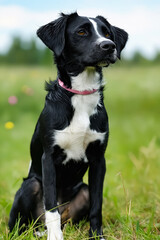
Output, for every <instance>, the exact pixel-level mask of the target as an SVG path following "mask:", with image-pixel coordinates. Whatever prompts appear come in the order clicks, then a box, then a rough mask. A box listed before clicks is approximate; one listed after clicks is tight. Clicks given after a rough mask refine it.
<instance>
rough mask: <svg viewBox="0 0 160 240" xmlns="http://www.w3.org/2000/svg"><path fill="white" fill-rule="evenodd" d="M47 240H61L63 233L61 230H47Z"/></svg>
mask: <svg viewBox="0 0 160 240" xmlns="http://www.w3.org/2000/svg"><path fill="white" fill-rule="evenodd" d="M47 240H63V233H62V231H61V229H59V230H58V231H57V230H49V231H48V235H47Z"/></svg>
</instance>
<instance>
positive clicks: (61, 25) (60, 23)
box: [37, 14, 68, 56]
mask: <svg viewBox="0 0 160 240" xmlns="http://www.w3.org/2000/svg"><path fill="white" fill-rule="evenodd" d="M67 19H68V15H65V14H61V17H60V18H58V19H56V20H55V21H53V22H50V23H48V24H46V25H44V26H42V27H40V28H39V29H38V31H37V35H38V37H39V38H40V39H41V40H42V42H43V43H44V44H45V45H46V46H47V47H48V48H50V49H51V50H52V51H53V52H54V53H55V54H56V56H60V55H61V53H62V51H63V48H64V45H65V29H66V24H67Z"/></svg>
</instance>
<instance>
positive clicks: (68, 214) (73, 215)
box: [59, 184, 89, 225]
mask: <svg viewBox="0 0 160 240" xmlns="http://www.w3.org/2000/svg"><path fill="white" fill-rule="evenodd" d="M59 211H60V213H61V223H62V225H64V224H65V223H66V221H67V220H68V219H72V221H73V222H74V223H76V222H79V221H80V220H82V219H83V218H86V217H88V213H89V189H88V185H87V184H83V185H82V186H81V187H80V189H79V191H78V193H77V194H76V196H75V197H74V198H73V199H72V200H71V201H70V203H68V204H67V205H66V206H65V205H64V207H63V206H62V207H60V208H59Z"/></svg>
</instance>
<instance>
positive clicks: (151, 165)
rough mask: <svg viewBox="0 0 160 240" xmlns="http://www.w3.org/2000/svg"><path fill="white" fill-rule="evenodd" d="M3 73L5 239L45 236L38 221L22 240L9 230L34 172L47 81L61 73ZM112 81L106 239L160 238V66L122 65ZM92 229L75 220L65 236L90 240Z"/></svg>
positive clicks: (1, 225)
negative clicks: (12, 100) (33, 144)
mask: <svg viewBox="0 0 160 240" xmlns="http://www.w3.org/2000/svg"><path fill="white" fill-rule="evenodd" d="M0 72H1V74H0V86H1V88H0V213H1V214H0V240H1V239H4V240H11V239H17V240H21V239H25V240H30V239H37V238H36V237H33V232H34V224H33V223H32V224H31V226H30V228H29V230H28V231H27V232H26V233H24V235H22V236H20V237H18V236H17V234H16V230H15V232H14V235H11V234H9V233H8V227H7V221H8V216H9V212H10V209H11V206H12V202H13V198H14V194H15V192H16V191H17V189H18V188H19V186H20V184H21V182H22V177H25V176H26V175H27V171H28V165H29V161H30V155H29V143H30V139H31V136H32V133H33V131H34V127H35V123H36V121H37V118H38V116H39V113H40V111H41V109H42V108H43V105H44V97H45V91H44V90H43V89H44V81H45V80H48V79H49V78H52V79H55V77H56V71H55V69H54V68H42V67H23V66H21V67H18V66H17V67H11V66H1V67H0ZM104 78H105V79H106V80H107V85H106V88H105V105H106V108H107V111H108V114H109V119H110V139H109V145H108V149H107V151H106V162H107V174H106V177H105V182H104V201H103V228H104V235H105V236H108V238H107V239H108V240H116V239H123V240H129V239H138V240H139V239H140V240H142V239H148V240H150V239H160V187H159V182H160V174H159V169H160V107H159V104H160V92H159V91H160V69H159V67H156V66H152V67H147V68H145V67H130V68H126V67H124V66H123V65H121V66H120V67H110V68H109V69H106V70H105V71H104ZM29 88H31V89H32V90H31V91H29V92H26V91H25V89H29ZM28 94H29V95H28ZM11 95H16V96H17V97H18V103H17V104H16V105H12V106H11V105H9V104H8V97H9V96H11ZM8 121H12V122H14V124H15V127H14V128H13V129H11V130H7V129H5V127H4V125H5V123H6V122H8ZM88 229H89V223H87V222H85V221H82V222H81V223H80V224H79V225H78V226H77V225H72V223H68V224H67V225H66V226H65V228H64V239H67V240H74V239H75V240H81V239H83V240H84V239H88ZM43 239H46V237H45V236H44V237H43V238H42V240H43Z"/></svg>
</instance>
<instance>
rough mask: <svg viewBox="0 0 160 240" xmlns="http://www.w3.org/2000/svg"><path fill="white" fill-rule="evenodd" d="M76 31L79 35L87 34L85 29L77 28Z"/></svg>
mask: <svg viewBox="0 0 160 240" xmlns="http://www.w3.org/2000/svg"><path fill="white" fill-rule="evenodd" d="M77 33H78V35H80V36H86V35H87V32H86V31H85V30H79V31H78V32H77Z"/></svg>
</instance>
